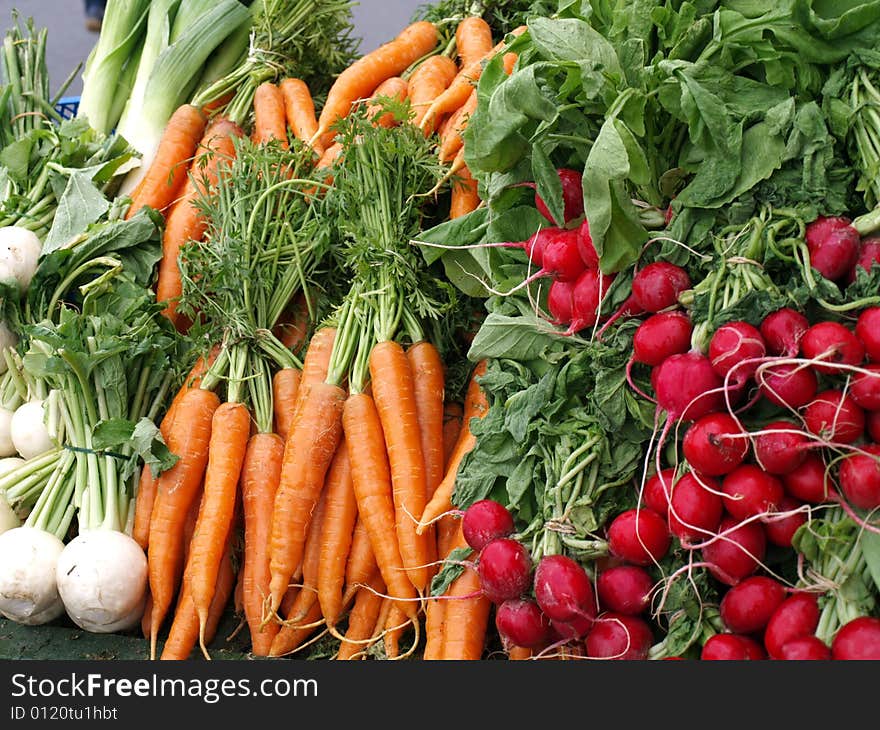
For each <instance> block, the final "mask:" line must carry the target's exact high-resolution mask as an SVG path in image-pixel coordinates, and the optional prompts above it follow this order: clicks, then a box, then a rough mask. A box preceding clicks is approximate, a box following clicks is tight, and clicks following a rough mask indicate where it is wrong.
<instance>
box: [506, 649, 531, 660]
mask: <svg viewBox="0 0 880 730" xmlns="http://www.w3.org/2000/svg"><path fill="white" fill-rule="evenodd" d="M533 656H534V652H533V651H532V650H531V649H528V648H526V647H525V646H511V647H510V649H508V650H507V658H508V659H510V660H511V661H521V660H524V659H531V658H532V657H533Z"/></svg>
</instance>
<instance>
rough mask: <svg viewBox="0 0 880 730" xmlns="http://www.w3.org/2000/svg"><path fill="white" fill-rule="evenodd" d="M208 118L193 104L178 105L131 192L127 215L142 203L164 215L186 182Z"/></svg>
mask: <svg viewBox="0 0 880 730" xmlns="http://www.w3.org/2000/svg"><path fill="white" fill-rule="evenodd" d="M207 122H208V119H207V117H206V116H205V114H204V112H202V111H201V110H200V109H199V108H197V107H195V106H193V105H192V104H182V105H180V106H179V107H177V109H176V110H175V111H174V114H172V115H171V118H170V119H169V120H168V123H167V124H166V125H165V129H164V130H163V132H162V137H161V139H160V140H159V146H158V148H157V149H156V156H155V157H154V158H153V161H152V162H151V163H150V166H149V168H147V172H146V174H145V175H144V177H143V178H141V181H140V182H139V183H138V184H137V186H136V187H135V189H134V190H133V191H132V193H131V205H130V206H129V207H128V210H127V211H126V213H125V217H126V219H128V218H131V217H132V216H134V214H135V213H137V212H138V211H139V210H140V209H141V208H143V207H144V206H149V207H150V208H155V209H156V210H158V211H159V212H160V213H162V214H163V215H164V213H165V211H166V208H168V207H169V206H170V205H171V203H172V202H173V201H174V199H175V198H176V197H177V195H178V194H179V193H180V191H181V190H182V189H183V186H184V183H186V173H187V170H188V169H189V163H190V159H191V158H192V156H193V155H194V154H195V152H196V148H197V147H198V144H199V140H201V138H202V135H203V134H204V133H205V125H206V124H207Z"/></svg>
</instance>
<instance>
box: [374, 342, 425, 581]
mask: <svg viewBox="0 0 880 730" xmlns="http://www.w3.org/2000/svg"><path fill="white" fill-rule="evenodd" d="M369 365H370V383H371V386H372V389H373V400H374V402H375V403H376V410H377V411H378V413H379V420H380V422H381V424H382V433H383V434H384V436H385V443H386V447H387V449H388V464H389V466H390V467H391V484H392V488H393V489H392V495H393V499H394V514H395V523H396V530H397V541H398V544H399V546H400V556H401V558H402V560H403V566H404V568H405V570H406V575H407V576H408V577H409V579H410V581H412V584H413V585H414V586H415V588H416V590H418V591H419V593H420V594H423V593H424V592H425V587H426V585H427V583H428V568H427V563H428V562H429V557H428V541H427V539H426V537H425V536H424V535H420V534H417V533H416V526H417V522H418V516H419V515H421V514H422V511H423V510H424V508H425V504H426V502H427V494H428V488H427V478H426V473H425V458H424V455H423V454H422V443H421V439H420V435H419V419H418V414H417V411H416V396H415V385H414V383H413V374H412V369H411V368H410V364H409V360H407V357H406V352H405V351H404V349H403V347H402V346H401V345H400V343H398V342H394V341H393V340H385V341H383V342H379V343H377V344H375V345H374V346H373V349H372V350H371V351H370V363H369ZM374 550H375V546H374ZM385 582H386V584H387V583H388V579H387V578H386V580H385Z"/></svg>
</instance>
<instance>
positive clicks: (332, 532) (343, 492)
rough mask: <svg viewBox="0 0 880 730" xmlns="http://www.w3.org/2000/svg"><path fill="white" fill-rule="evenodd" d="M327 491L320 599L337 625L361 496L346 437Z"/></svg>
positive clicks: (329, 620) (330, 622)
mask: <svg viewBox="0 0 880 730" xmlns="http://www.w3.org/2000/svg"><path fill="white" fill-rule="evenodd" d="M324 490H325V493H326V495H327V505H326V514H325V517H324V523H323V524H324V527H323V530H322V533H321V542H322V547H321V551H320V556H319V562H318V585H317V589H318V602H319V603H320V604H321V614H322V615H323V616H324V620H325V621H326V622H327V627H328V628H330V627H333V626H335V625H336V623H337V621H338V620H339V616H340V614H341V613H342V590H343V587H344V585H345V568H346V563H347V561H348V556H349V551H350V549H351V541H352V535H353V533H354V526H355V522H356V521H357V500H356V499H355V496H354V487H353V486H352V483H351V462H350V461H349V458H348V446H347V444H346V442H345V438H344V437H343V439H342V441H341V442H340V443H339V448H338V449H337V450H336V455H335V456H334V457H333V463H332V464H330V469H329V471H328V472H327V483H326V485H325V486H324Z"/></svg>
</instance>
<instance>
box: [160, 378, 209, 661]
mask: <svg viewBox="0 0 880 730" xmlns="http://www.w3.org/2000/svg"><path fill="white" fill-rule="evenodd" d="M219 405H220V399H219V398H218V397H217V394H216V393H214V392H213V391H210V390H203V389H201V388H195V389H193V390H190V391H188V392H187V393H186V394H185V395H184V396H183V398H181V400H180V403H179V404H178V406H177V412H176V415H175V418H174V424H173V425H174V428H172V429H170V430H169V433H168V438H167V440H166V443H167V446H168V449H169V450H170V451H171V453H172V454H176V455H177V456H178V460H177V462H176V463H175V464H174V466H172V467H171V468H170V469H167V470H165V471H163V472H162V474H160V475H159V479H158V483H157V485H156V500H155V503H154V505H153V514H152V517H151V519H150V537H149V544H150V551H149V553H148V554H147V567H148V571H149V578H150V594H151V595H152V597H153V606H152V611H151V618H150V658H155V656H156V639H157V637H158V633H159V629H160V627H161V625H162V621H163V620H164V619H165V616H166V614H167V612H168V610H169V608H170V607H171V601H172V599H173V597H174V592H175V590H176V589H177V584H178V582H179V579H180V575H181V572H182V571H183V567H184V532H183V528H184V524H185V522H186V517H187V512H188V511H189V509H190V506H191V504H192V502H193V500H194V499H195V498H196V495H197V494H198V492H199V489H200V487H201V485H202V478H203V476H204V473H205V467H206V465H207V462H208V444H209V443H210V440H211V426H212V421H213V417H214V412H215V411H216V410H217V408H218V406H219Z"/></svg>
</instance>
